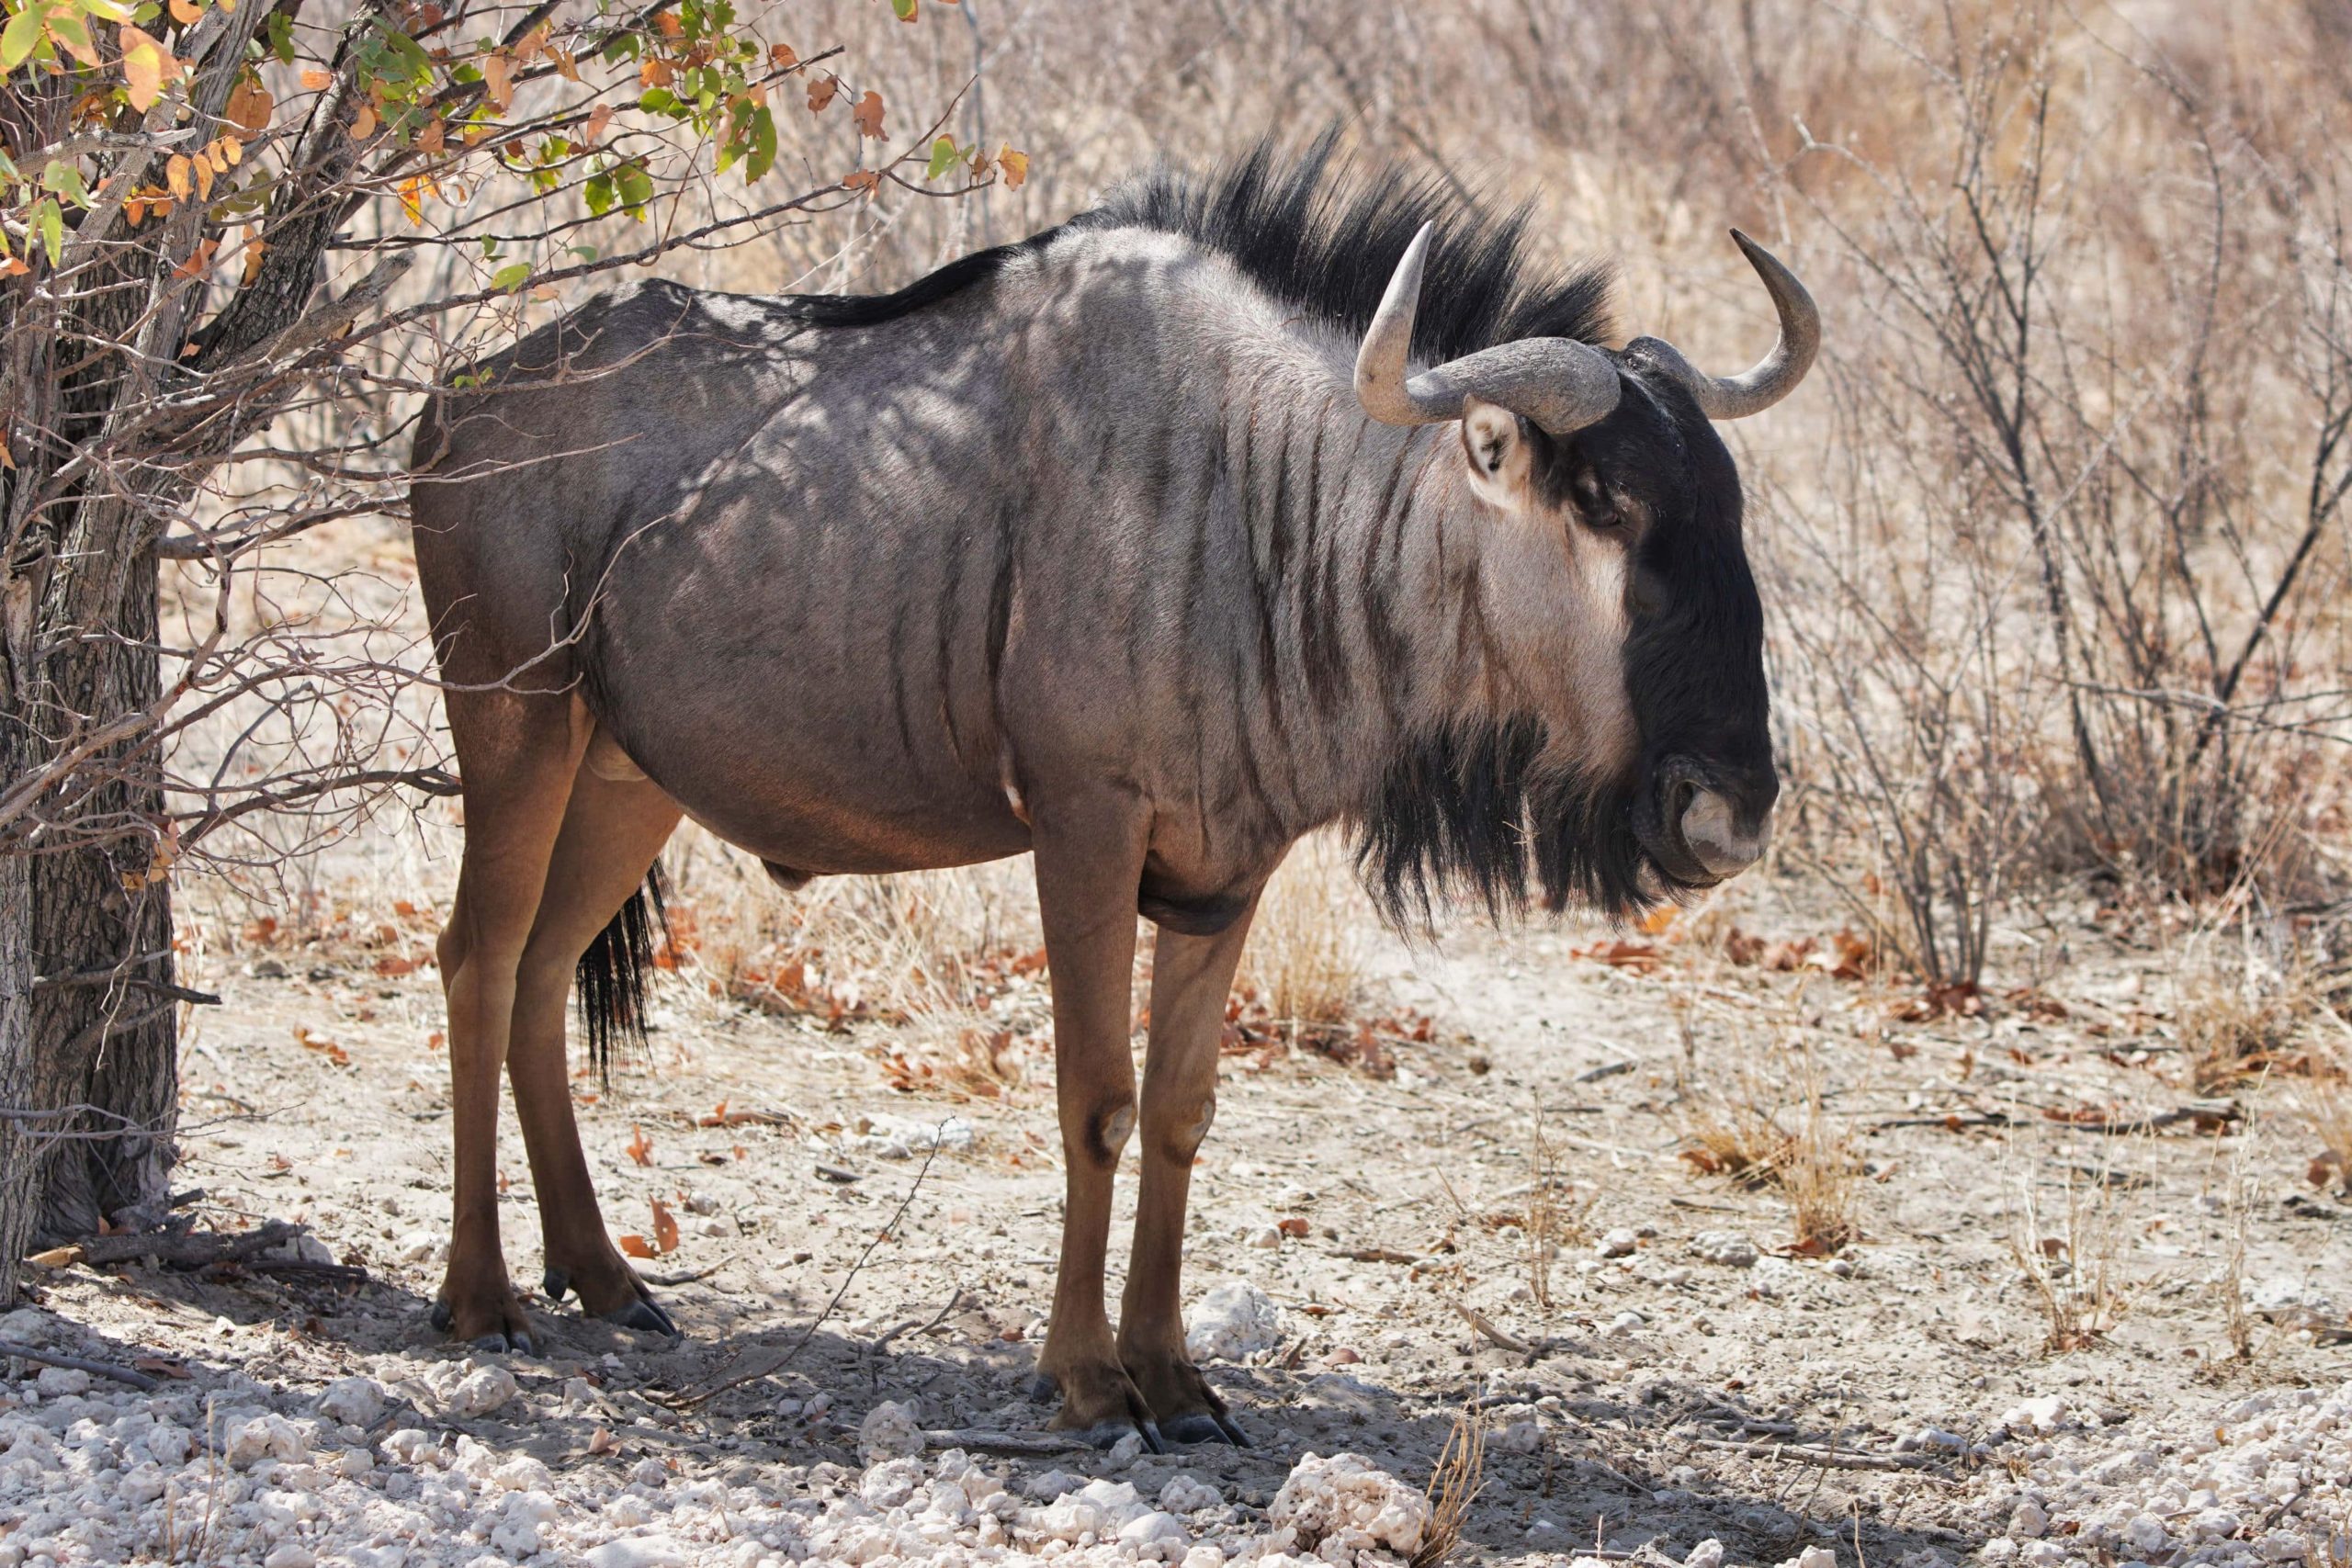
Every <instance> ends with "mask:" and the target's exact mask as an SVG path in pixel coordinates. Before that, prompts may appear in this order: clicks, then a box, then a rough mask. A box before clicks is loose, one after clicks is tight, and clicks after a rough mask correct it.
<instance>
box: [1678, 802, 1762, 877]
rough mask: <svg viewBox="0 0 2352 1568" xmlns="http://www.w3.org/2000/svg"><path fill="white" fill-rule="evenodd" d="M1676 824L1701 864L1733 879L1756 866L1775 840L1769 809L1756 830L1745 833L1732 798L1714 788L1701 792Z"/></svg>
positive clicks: (1686, 843)
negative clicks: (1772, 835) (1772, 834)
mask: <svg viewBox="0 0 2352 1568" xmlns="http://www.w3.org/2000/svg"><path fill="white" fill-rule="evenodd" d="M1676 821H1677V823H1678V825H1679V828H1680V829H1681V833H1682V841H1683V844H1684V845H1685V846H1686V847H1687V848H1688V849H1689V850H1690V852H1691V854H1692V856H1694V857H1695V858H1696V859H1697V860H1698V862H1699V863H1700V864H1701V865H1703V866H1704V867H1706V868H1707V870H1709V871H1710V872H1713V874H1716V875H1718V876H1730V875H1733V874H1736V873H1738V872H1740V871H1743V870H1745V869H1747V867H1748V866H1750V865H1753V864H1754V863H1756V861H1757V859H1758V856H1760V855H1762V854H1763V852H1764V846H1765V844H1766V843H1767V842H1769V841H1770V838H1771V830H1772V829H1771V813H1770V810H1769V809H1768V810H1767V811H1766V812H1765V814H1764V818H1763V819H1762V821H1760V822H1759V823H1758V825H1757V827H1756V829H1755V830H1753V831H1749V832H1743V831H1741V829H1740V825H1739V817H1738V813H1737V811H1736V809H1735V808H1734V807H1733V805H1732V802H1731V799H1730V797H1729V796H1727V795H1722V794H1719V793H1717V792H1716V791H1714V790H1711V789H1702V790H1700V791H1698V792H1697V797H1696V798H1695V799H1693V800H1692V801H1691V804H1690V805H1689V806H1688V807H1685V808H1684V809H1683V810H1682V812H1681V813H1680V814H1679V816H1678V817H1677V818H1676Z"/></svg>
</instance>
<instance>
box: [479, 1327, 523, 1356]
mask: <svg viewBox="0 0 2352 1568" xmlns="http://www.w3.org/2000/svg"><path fill="white" fill-rule="evenodd" d="M474 1348H475V1349H477V1350H487V1351H488V1352H490V1353H491V1354H492V1355H493V1356H503V1355H504V1354H506V1353H507V1352H508V1351H510V1350H511V1351H513V1352H514V1353H515V1354H516V1355H518V1356H533V1355H537V1353H538V1352H537V1351H536V1350H534V1349H533V1348H531V1337H530V1336H529V1335H527V1334H526V1333H524V1332H523V1331H522V1330H521V1329H519V1328H507V1329H501V1330H499V1331H498V1332H496V1333H493V1334H484V1335H481V1336H480V1337H477V1338H476V1339H475V1340H474Z"/></svg>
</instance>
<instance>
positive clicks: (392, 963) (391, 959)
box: [245, 261, 416, 980]
mask: <svg viewBox="0 0 2352 1568" xmlns="http://www.w3.org/2000/svg"><path fill="white" fill-rule="evenodd" d="M253 268H254V263H253V262H251V261H247V262H246V263H245V269H246V270H247V271H248V272H250V271H252V270H253ZM376 973H377V974H379V975H380V976H383V977H384V978H385V979H387V980H397V979H399V978H400V977H401V976H403V975H413V974H415V973H416V960H415V959H413V958H401V957H400V956H398V955H397V954H394V953H386V954H385V955H384V956H383V957H381V958H379V959H378V960H376Z"/></svg>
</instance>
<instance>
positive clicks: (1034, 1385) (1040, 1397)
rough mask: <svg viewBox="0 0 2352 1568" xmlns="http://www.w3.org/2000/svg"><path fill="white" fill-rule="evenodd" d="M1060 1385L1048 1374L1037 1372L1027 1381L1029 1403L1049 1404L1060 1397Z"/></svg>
mask: <svg viewBox="0 0 2352 1568" xmlns="http://www.w3.org/2000/svg"><path fill="white" fill-rule="evenodd" d="M1061 1392H1062V1385H1061V1384H1060V1383H1059V1382H1057V1381H1056V1380H1055V1379H1054V1377H1053V1375H1052V1374H1051V1373H1048V1372H1039V1373H1038V1374H1037V1375H1036V1376H1035V1377H1034V1378H1031V1379H1030V1380H1029V1403H1030V1404H1052V1403H1053V1402H1054V1401H1055V1400H1056V1399H1057V1398H1059V1397H1060V1396H1061Z"/></svg>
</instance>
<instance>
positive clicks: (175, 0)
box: [170, 0, 204, 27]
mask: <svg viewBox="0 0 2352 1568" xmlns="http://www.w3.org/2000/svg"><path fill="white" fill-rule="evenodd" d="M170 10H171V13H172V20H174V21H175V22H177V23H179V24H180V25H181V26H182V27H186V26H187V25H188V24H189V23H190V22H193V21H195V20H196V19H197V18H198V17H201V16H202V15H204V12H203V10H202V8H201V7H199V6H196V5H195V4H194V3H193V0H172V3H171V6H170Z"/></svg>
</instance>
